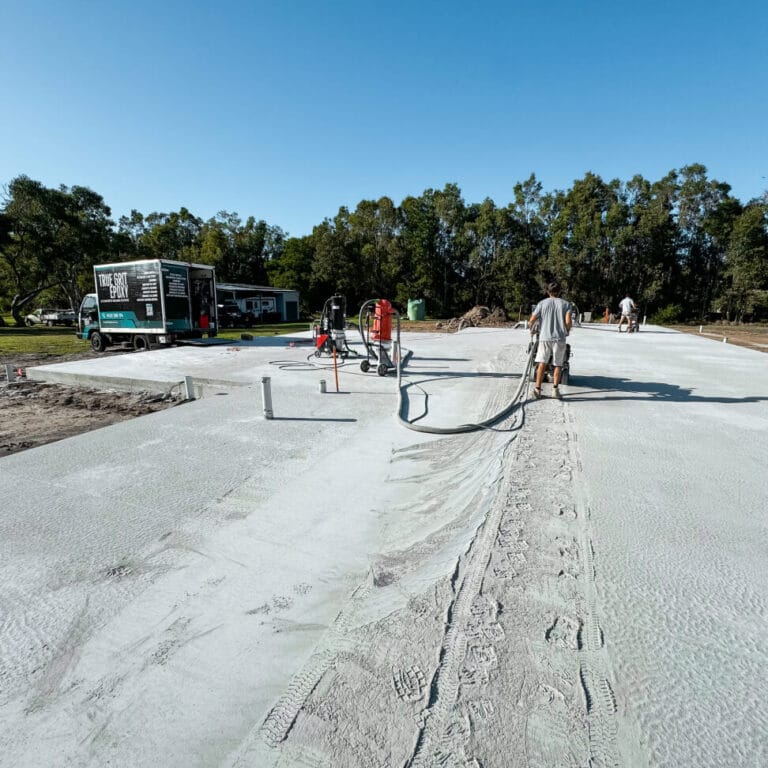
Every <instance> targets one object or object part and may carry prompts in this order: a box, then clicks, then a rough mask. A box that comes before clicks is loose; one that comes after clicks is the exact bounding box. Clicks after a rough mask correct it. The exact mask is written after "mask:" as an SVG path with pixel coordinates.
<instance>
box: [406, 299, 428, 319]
mask: <svg viewBox="0 0 768 768" xmlns="http://www.w3.org/2000/svg"><path fill="white" fill-rule="evenodd" d="M426 316H427V309H426V307H425V306H424V299H408V319H409V320H424V318H426Z"/></svg>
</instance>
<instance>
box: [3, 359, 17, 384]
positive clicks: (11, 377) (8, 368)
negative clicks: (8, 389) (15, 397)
mask: <svg viewBox="0 0 768 768" xmlns="http://www.w3.org/2000/svg"><path fill="white" fill-rule="evenodd" d="M5 380H6V381H7V382H8V383H9V384H10V383H11V382H12V381H16V371H15V370H14V368H13V366H12V365H9V364H8V363H6V364H5Z"/></svg>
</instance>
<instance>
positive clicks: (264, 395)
mask: <svg viewBox="0 0 768 768" xmlns="http://www.w3.org/2000/svg"><path fill="white" fill-rule="evenodd" d="M261 399H262V403H263V410H264V418H265V419H271V418H273V416H274V414H273V413H272V387H271V385H270V377H269V376H262V377H261Z"/></svg>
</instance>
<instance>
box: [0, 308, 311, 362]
mask: <svg viewBox="0 0 768 768" xmlns="http://www.w3.org/2000/svg"><path fill="white" fill-rule="evenodd" d="M7 321H8V318H6V322H7ZM10 322H11V324H9V325H7V326H0V358H3V359H6V360H7V361H8V362H12V360H9V359H8V358H10V357H13V355H15V354H37V355H71V354H76V353H78V352H87V351H88V350H90V348H91V345H90V344H89V343H88V342H87V341H82V340H81V339H78V338H77V336H75V329H74V328H65V327H58V328H57V327H53V328H49V327H48V326H45V325H33V326H31V327H29V328H27V327H24V328H18V327H17V326H16V325H13V324H12V323H13V318H10ZM308 328H309V323H275V324H271V325H259V326H256V327H255V328H227V330H225V331H221V332H220V333H219V337H220V338H223V339H232V340H233V341H234V340H239V339H240V334H241V333H250V334H251V335H252V336H275V335H283V334H288V333H296V332H297V331H306V330H308Z"/></svg>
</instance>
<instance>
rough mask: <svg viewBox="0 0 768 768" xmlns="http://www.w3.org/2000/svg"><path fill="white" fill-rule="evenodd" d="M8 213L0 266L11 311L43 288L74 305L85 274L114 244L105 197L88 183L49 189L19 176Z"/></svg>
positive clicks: (18, 314)
mask: <svg viewBox="0 0 768 768" xmlns="http://www.w3.org/2000/svg"><path fill="white" fill-rule="evenodd" d="M3 214H4V216H5V220H6V226H7V229H8V232H7V233H6V237H5V244H4V245H3V246H2V250H1V251H0V270H1V271H2V274H3V276H4V277H5V279H6V280H7V281H8V284H9V285H10V293H11V296H12V298H11V312H12V314H13V317H14V320H15V322H16V323H17V324H18V325H22V324H23V322H24V318H23V315H22V311H23V309H24V307H25V306H27V305H28V304H29V303H30V302H31V301H33V300H34V299H35V298H36V297H37V296H39V295H40V294H41V293H43V292H44V291H53V292H54V293H55V294H56V295H57V296H58V297H59V298H61V299H62V300H65V301H67V302H68V303H69V304H70V305H71V306H72V307H73V308H74V307H75V306H76V305H77V303H78V302H79V299H80V293H81V287H82V284H83V282H84V278H83V276H84V274H86V273H87V272H89V271H90V268H91V266H92V265H93V264H94V262H95V261H97V260H100V259H104V258H106V256H107V255H108V253H109V251H110V248H111V235H112V230H111V227H112V221H111V220H110V218H109V216H110V210H109V208H108V207H107V206H106V204H105V203H104V200H103V198H102V197H101V196H100V195H98V194H96V193H95V192H93V191H92V190H90V189H88V188H86V187H80V186H74V187H72V188H71V189H69V188H67V187H65V186H61V187H59V188H58V189H49V188H47V187H45V186H44V185H43V184H41V183H40V182H38V181H33V180H32V179H30V178H28V177H26V176H18V177H17V178H15V179H13V180H12V181H11V183H10V184H9V186H8V193H7V195H6V200H5V206H4V210H3Z"/></svg>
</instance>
